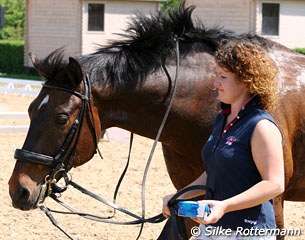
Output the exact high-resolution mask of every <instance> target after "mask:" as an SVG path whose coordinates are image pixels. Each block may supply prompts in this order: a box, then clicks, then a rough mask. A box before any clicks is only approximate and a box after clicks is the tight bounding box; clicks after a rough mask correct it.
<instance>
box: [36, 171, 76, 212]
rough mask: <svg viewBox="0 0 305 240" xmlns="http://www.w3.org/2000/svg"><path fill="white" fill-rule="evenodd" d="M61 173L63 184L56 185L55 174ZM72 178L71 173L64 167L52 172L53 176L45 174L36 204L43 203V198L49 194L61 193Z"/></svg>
mask: <svg viewBox="0 0 305 240" xmlns="http://www.w3.org/2000/svg"><path fill="white" fill-rule="evenodd" d="M58 174H61V176H62V178H63V179H64V186H63V187H60V186H58V185H57V184H56V183H57V179H56V176H57V175H58ZM71 180H72V175H71V174H70V173H69V172H67V171H66V170H65V169H63V168H61V169H59V170H58V171H56V172H55V173H54V174H53V177H51V176H50V175H47V176H46V177H45V180H44V184H42V186H41V191H40V194H39V197H38V201H37V206H40V205H42V204H43V202H44V200H45V198H46V197H47V196H50V195H51V194H61V193H63V192H64V191H66V190H67V188H68V185H69V183H70V181H71Z"/></svg>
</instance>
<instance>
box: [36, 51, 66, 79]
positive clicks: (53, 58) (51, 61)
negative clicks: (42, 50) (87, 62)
mask: <svg viewBox="0 0 305 240" xmlns="http://www.w3.org/2000/svg"><path fill="white" fill-rule="evenodd" d="M63 59H64V49H63V48H58V49H56V50H55V51H53V52H52V53H50V54H49V55H48V56H47V57H46V58H44V59H39V60H38V61H37V62H36V63H33V65H34V68H35V69H36V71H37V72H38V74H39V75H40V76H42V77H43V78H44V79H45V80H46V81H60V79H58V78H57V76H60V74H59V73H62V72H63V71H64V70H65V68H66V66H67V62H66V61H64V60H63Z"/></svg>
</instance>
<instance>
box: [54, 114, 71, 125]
mask: <svg viewBox="0 0 305 240" xmlns="http://www.w3.org/2000/svg"><path fill="white" fill-rule="evenodd" d="M68 120H69V116H68V115H67V114H64V113H61V114H59V115H58V116H57V123H58V124H60V125H63V124H66V123H67V121H68Z"/></svg>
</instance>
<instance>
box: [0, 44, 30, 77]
mask: <svg viewBox="0 0 305 240" xmlns="http://www.w3.org/2000/svg"><path fill="white" fill-rule="evenodd" d="M0 56H1V57H0V72H4V73H24V71H25V69H24V66H23V59H24V42H23V41H20V40H19V41H17V40H15V41H12V40H10V41H7V40H1V41H0Z"/></svg>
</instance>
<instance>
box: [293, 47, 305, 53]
mask: <svg viewBox="0 0 305 240" xmlns="http://www.w3.org/2000/svg"><path fill="white" fill-rule="evenodd" d="M293 50H294V51H296V52H298V53H303V54H305V48H295V49H293Z"/></svg>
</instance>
